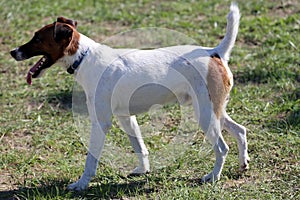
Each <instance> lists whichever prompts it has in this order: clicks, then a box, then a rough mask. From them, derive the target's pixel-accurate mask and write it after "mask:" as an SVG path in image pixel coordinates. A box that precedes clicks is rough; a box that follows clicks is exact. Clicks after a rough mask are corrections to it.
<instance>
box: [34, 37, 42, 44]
mask: <svg viewBox="0 0 300 200" xmlns="http://www.w3.org/2000/svg"><path fill="white" fill-rule="evenodd" d="M34 41H35V42H36V43H41V42H42V41H41V39H40V38H38V37H35V38H34Z"/></svg>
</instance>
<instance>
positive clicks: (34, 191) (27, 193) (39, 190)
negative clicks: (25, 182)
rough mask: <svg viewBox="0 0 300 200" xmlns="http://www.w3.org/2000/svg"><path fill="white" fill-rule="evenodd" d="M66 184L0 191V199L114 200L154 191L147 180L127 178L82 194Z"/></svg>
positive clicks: (55, 182) (48, 183)
mask: <svg viewBox="0 0 300 200" xmlns="http://www.w3.org/2000/svg"><path fill="white" fill-rule="evenodd" d="M68 184H70V181H69V180H47V181H45V182H44V183H41V184H40V186H37V187H19V188H18V189H12V190H6V191H0V199H3V200H14V199H36V198H38V199H56V198H62V199H68V198H84V199H114V198H120V196H127V197H133V196H136V195H142V194H147V193H151V192H153V191H154V190H153V189H151V188H149V187H147V186H146V185H147V178H144V179H139V180H134V179H130V178H129V179H128V180H126V183H115V182H108V183H96V184H91V185H90V186H89V188H88V189H87V190H84V191H82V192H76V191H69V190H67V188H66V187H67V185H68Z"/></svg>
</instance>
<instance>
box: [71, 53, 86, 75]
mask: <svg viewBox="0 0 300 200" xmlns="http://www.w3.org/2000/svg"><path fill="white" fill-rule="evenodd" d="M89 51H90V49H89V48H88V49H87V50H86V51H84V52H82V53H81V55H80V56H79V58H78V59H77V60H75V62H74V63H73V64H72V65H71V66H70V67H69V68H68V69H67V72H68V73H69V74H74V72H75V70H76V69H77V68H78V67H79V65H80V64H81V62H82V60H83V58H84V57H85V56H86V55H87V54H88V53H89Z"/></svg>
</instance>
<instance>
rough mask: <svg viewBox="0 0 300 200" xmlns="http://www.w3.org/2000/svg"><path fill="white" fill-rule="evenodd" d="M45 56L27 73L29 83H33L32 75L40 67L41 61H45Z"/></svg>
mask: <svg viewBox="0 0 300 200" xmlns="http://www.w3.org/2000/svg"><path fill="white" fill-rule="evenodd" d="M43 60H44V57H42V58H41V59H40V60H39V61H38V62H37V63H36V64H35V65H34V66H33V67H31V68H30V70H29V71H28V73H27V83H28V84H29V85H31V83H32V75H33V74H34V73H35V72H36V71H37V70H38V69H39V68H40V66H41V63H42V62H43Z"/></svg>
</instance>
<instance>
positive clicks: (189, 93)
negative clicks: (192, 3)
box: [11, 4, 249, 190]
mask: <svg viewBox="0 0 300 200" xmlns="http://www.w3.org/2000/svg"><path fill="white" fill-rule="evenodd" d="M239 19H240V14H239V9H238V7H237V6H236V5H235V4H232V5H231V7H230V13H229V14H228V17H227V31H226V35H225V37H224V39H223V40H222V41H221V43H220V44H219V45H218V46H217V47H215V48H204V47H200V46H192V45H183V46H172V47H166V48H160V49H154V50H137V49H113V48H110V47H109V46H106V45H101V44H99V43H96V42H94V41H93V40H91V39H90V38H88V37H86V36H84V35H83V34H80V33H79V32H78V31H77V30H76V26H77V22H76V21H73V20H69V19H65V18H63V17H60V18H58V19H57V21H56V22H54V23H52V24H49V25H47V26H45V27H43V28H42V29H40V30H38V31H37V32H36V33H35V35H34V37H33V38H32V39H31V40H30V41H29V42H28V43H26V44H24V45H22V46H20V47H19V48H16V49H15V50H13V51H11V55H12V56H13V57H14V58H15V59H16V60H17V61H20V60H25V59H28V58H31V57H33V56H39V55H42V56H43V57H42V58H41V59H40V60H39V61H38V62H37V63H36V64H35V65H34V66H33V67H32V68H31V69H30V70H29V72H28V75H27V82H28V84H31V81H32V78H36V77H39V76H40V75H41V74H42V73H43V72H44V71H45V70H46V69H47V68H49V67H50V66H52V65H53V64H54V63H57V62H59V63H62V64H63V65H64V66H66V68H67V71H68V72H69V73H74V75H75V78H76V81H78V82H79V84H80V85H81V86H82V87H83V89H84V91H85V94H86V98H87V106H88V111H89V115H90V120H91V124H92V125H91V136H90V143H89V152H88V155H87V159H86V165H85V170H84V173H83V174H82V176H81V178H80V179H79V180H78V181H77V182H75V183H73V184H71V185H70V186H69V187H68V188H69V189H74V190H83V189H85V188H87V187H88V184H89V181H90V179H91V178H92V177H93V176H94V175H95V173H96V168H97V164H98V160H99V159H100V156H101V151H102V148H103V146H104V141H105V135H106V133H107V132H108V130H109V128H110V127H111V124H112V122H111V119H112V116H113V115H114V116H115V117H117V118H118V119H119V121H120V123H121V125H122V127H123V129H124V130H125V132H126V133H127V134H128V136H129V139H130V142H131V144H132V146H133V148H134V150H135V153H136V154H137V156H138V159H139V162H140V163H139V166H138V167H137V168H135V169H134V170H133V173H134V174H142V173H146V172H148V171H149V170H150V165H149V160H148V150H147V148H146V146H145V144H144V141H143V139H142V136H141V132H140V129H139V126H138V123H137V120H136V117H135V114H138V113H141V112H145V111H147V110H148V109H149V108H150V107H151V106H152V105H153V104H166V103H169V102H176V101H177V102H179V103H180V104H186V103H189V102H190V103H191V104H192V105H193V107H194V110H195V115H196V119H197V122H198V123H199V125H200V126H201V128H202V129H203V131H204V132H205V134H206V137H207V138H208V140H209V141H210V142H211V143H212V145H213V147H214V151H215V155H216V162H215V164H214V168H213V170H212V172H211V173H209V174H208V175H205V176H204V177H203V178H202V181H203V182H209V181H210V182H212V181H215V180H218V179H219V178H220V174H221V171H222V168H223V165H224V162H225V158H226V155H227V152H228V150H229V148H228V146H227V144H226V143H225V141H224V139H223V137H222V134H221V130H222V129H223V128H224V129H225V130H227V131H228V132H230V133H231V134H232V135H233V136H234V137H235V138H236V139H237V142H238V149H239V161H240V168H241V170H245V169H248V167H249V166H248V162H249V157H248V153H247V139H246V129H245V127H243V126H242V125H239V124H238V123H236V122H234V121H233V120H232V119H231V118H230V117H229V116H228V115H227V113H226V111H225V108H226V104H227V102H228V99H229V92H230V90H231V88H232V86H233V76H232V73H231V71H230V69H229V68H228V60H229V56H230V52H231V50H232V48H233V46H234V43H235V40H236V37H237V33H238V26H239Z"/></svg>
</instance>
